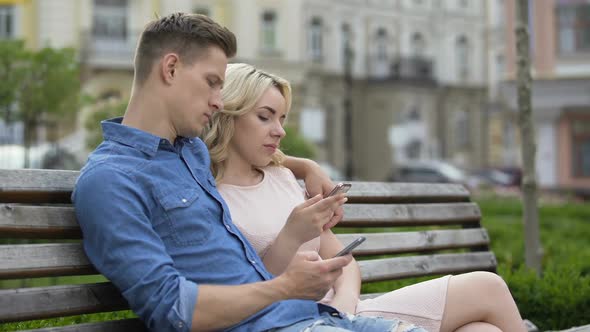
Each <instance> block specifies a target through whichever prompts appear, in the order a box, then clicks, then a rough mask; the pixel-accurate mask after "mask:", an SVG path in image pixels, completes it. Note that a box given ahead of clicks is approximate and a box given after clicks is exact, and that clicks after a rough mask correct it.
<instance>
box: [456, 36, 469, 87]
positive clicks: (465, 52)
mask: <svg viewBox="0 0 590 332" xmlns="http://www.w3.org/2000/svg"><path fill="white" fill-rule="evenodd" d="M455 47H456V52H457V78H458V79H459V80H461V81H465V80H467V79H468V78H469V65H470V64H469V60H470V59H469V42H468V41H467V37H465V36H460V37H459V38H457V44H456V45H455Z"/></svg>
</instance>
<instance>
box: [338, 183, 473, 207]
mask: <svg viewBox="0 0 590 332" xmlns="http://www.w3.org/2000/svg"><path fill="white" fill-rule="evenodd" d="M348 198H349V202H351V203H407V202H411V203H435V202H468V201H469V200H470V199H469V191H468V190H467V189H466V188H465V187H464V186H462V185H460V184H453V183H397V182H396V183H393V182H361V181H353V182H352V188H351V189H350V191H349V192H348Z"/></svg>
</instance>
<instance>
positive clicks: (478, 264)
mask: <svg viewBox="0 0 590 332" xmlns="http://www.w3.org/2000/svg"><path fill="white" fill-rule="evenodd" d="M358 263H359V265H360V267H361V275H362V280H363V282H367V281H368V282H371V281H382V280H393V279H402V278H411V277H418V276H428V275H439V274H449V273H453V274H455V273H461V272H467V271H477V270H483V271H494V270H495V268H496V257H495V256H494V254H493V253H491V252H473V253H461V254H436V255H425V256H411V257H394V258H382V259H373V260H367V261H359V262H358Z"/></svg>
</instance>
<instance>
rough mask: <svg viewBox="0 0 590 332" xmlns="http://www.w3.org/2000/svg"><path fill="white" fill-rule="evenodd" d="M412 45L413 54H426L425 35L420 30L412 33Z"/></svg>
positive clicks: (417, 55)
mask: <svg viewBox="0 0 590 332" xmlns="http://www.w3.org/2000/svg"><path fill="white" fill-rule="evenodd" d="M410 47H411V52H412V55H413V56H416V57H420V56H423V55H424V51H425V49H426V42H425V41H424V37H423V36H422V34H421V33H420V32H416V33H414V34H413V35H412V40H411V46H410Z"/></svg>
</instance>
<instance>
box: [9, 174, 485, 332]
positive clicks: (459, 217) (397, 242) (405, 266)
mask: <svg viewBox="0 0 590 332" xmlns="http://www.w3.org/2000/svg"><path fill="white" fill-rule="evenodd" d="M78 174H79V173H78V172H75V171H56V170H0V238H2V239H3V240H2V241H4V242H3V243H7V242H8V241H11V242H10V243H16V244H3V245H0V280H1V279H22V278H39V277H58V276H74V275H91V274H97V272H96V271H95V269H94V268H93V267H92V265H91V264H90V263H89V262H88V260H87V258H86V256H85V255H84V252H83V249H82V245H81V241H80V239H81V235H82V234H81V232H80V229H79V227H78V224H77V222H76V219H75V216H74V210H73V207H72V205H71V202H70V194H71V191H72V189H73V186H74V183H75V180H76V178H77V176H78ZM348 197H349V201H348V203H347V204H346V205H345V218H344V220H343V221H342V222H341V223H340V224H339V225H338V229H341V230H342V232H346V228H349V229H350V230H352V231H353V232H355V231H357V229H351V228H352V227H355V228H361V227H362V228H365V229H364V230H363V231H364V232H368V233H364V234H363V235H364V236H365V237H366V238H367V240H366V241H365V242H364V243H363V244H362V245H361V246H360V247H358V248H357V249H356V250H355V256H356V257H358V258H359V260H360V265H361V269H362V278H363V282H373V281H382V280H394V279H403V278H409V277H418V276H431V275H432V276H434V275H444V274H449V273H451V274H456V273H461V272H468V271H475V270H487V271H495V269H496V259H495V256H494V254H493V253H492V252H491V251H490V250H489V237H488V234H487V232H486V230H485V229H483V228H482V227H481V225H480V218H481V213H480V210H479V208H478V206H477V205H476V204H475V203H473V202H470V199H469V192H468V191H467V190H466V189H465V188H464V187H463V186H461V185H456V184H404V183H381V182H353V186H352V189H351V190H350V192H349V194H348ZM105 199H107V198H105ZM400 227H401V229H402V230H400V229H399V228H400ZM371 228H374V230H372V229H371ZM408 229H410V230H408ZM338 236H339V237H340V238H341V239H342V241H343V242H344V243H345V244H347V243H348V242H350V241H352V240H353V239H355V238H356V237H357V236H358V234H352V233H348V234H339V235H338ZM4 239H14V240H8V241H7V240H4ZM363 296H364V297H366V296H370V295H363ZM125 309H128V305H127V303H126V301H125V300H124V299H123V298H122V296H121V295H120V294H119V292H118V291H117V289H116V288H115V287H114V286H113V285H112V284H111V283H109V282H101V283H86V284H77V285H56V286H49V287H34V288H33V287H31V288H11V289H1V290H0V323H5V322H18V321H26V320H32V319H43V318H51V317H63V316H70V315H77V314H83V313H98V312H110V311H118V310H125ZM74 330H75V331H125V332H131V331H142V330H144V327H143V325H142V323H141V322H140V321H139V320H137V319H122V320H117V321H110V322H101V323H86V324H81V325H75V326H70V327H63V328H51V329H43V331H74ZM38 331H40V330H38Z"/></svg>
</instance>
